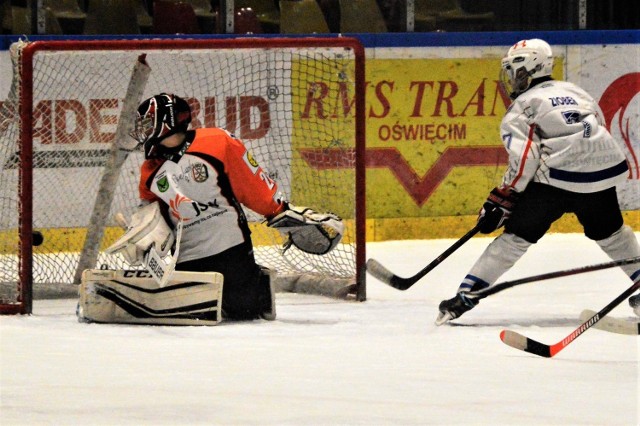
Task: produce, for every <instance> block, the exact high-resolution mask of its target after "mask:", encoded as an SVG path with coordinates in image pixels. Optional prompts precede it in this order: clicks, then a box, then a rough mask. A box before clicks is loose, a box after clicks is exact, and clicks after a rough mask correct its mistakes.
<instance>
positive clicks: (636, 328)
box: [580, 309, 640, 336]
mask: <svg viewBox="0 0 640 426" xmlns="http://www.w3.org/2000/svg"><path fill="white" fill-rule="evenodd" d="M595 313H596V311H592V310H590V309H585V310H584V311H582V313H580V321H586V320H587V319H589V318H591V317H592V316H594V315H595ZM594 327H595V328H597V329H598V330H603V331H608V332H610V333H618V334H628V335H631V336H638V335H640V322H637V321H633V320H625V319H622V318H613V317H606V318H604V319H603V320H601V321H600V322H598V323H597V324H595V325H594Z"/></svg>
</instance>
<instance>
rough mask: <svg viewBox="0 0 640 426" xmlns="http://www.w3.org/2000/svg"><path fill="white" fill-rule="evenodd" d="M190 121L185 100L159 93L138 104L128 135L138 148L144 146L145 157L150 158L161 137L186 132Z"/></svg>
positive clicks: (189, 111)
mask: <svg viewBox="0 0 640 426" xmlns="http://www.w3.org/2000/svg"><path fill="white" fill-rule="evenodd" d="M190 122H191V109H190V108H189V104H188V103H187V101H185V100H184V99H182V98H180V97H178V96H176V95H173V94H167V93H161V94H159V95H156V96H153V97H151V98H149V99H147V100H145V101H144V102H142V103H141V104H140V106H139V107H138V111H137V113H136V118H135V122H134V129H133V130H132V131H131V133H130V135H131V137H133V138H134V139H136V140H137V141H138V148H139V147H140V146H143V147H144V155H145V158H152V157H154V156H155V155H154V154H155V151H156V149H157V145H158V144H159V143H160V142H162V140H163V139H165V138H166V137H168V136H171V135H174V134H176V133H178V132H186V131H187V128H188V126H189V123H190Z"/></svg>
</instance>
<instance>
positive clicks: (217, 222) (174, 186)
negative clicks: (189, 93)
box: [139, 128, 284, 262]
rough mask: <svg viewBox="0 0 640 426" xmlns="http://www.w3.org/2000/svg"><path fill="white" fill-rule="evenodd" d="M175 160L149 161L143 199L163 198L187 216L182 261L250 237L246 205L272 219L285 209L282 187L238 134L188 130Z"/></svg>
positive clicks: (176, 216) (173, 211) (174, 213)
mask: <svg viewBox="0 0 640 426" xmlns="http://www.w3.org/2000/svg"><path fill="white" fill-rule="evenodd" d="M183 150H184V151H183V152H181V153H179V154H177V155H175V156H174V159H173V160H165V159H150V160H146V161H145V162H144V163H143V165H142V168H141V176H140V185H139V190H140V198H141V199H142V200H143V201H148V202H152V201H155V200H161V201H162V202H163V203H164V204H165V205H166V206H167V207H168V212H169V215H170V217H171V221H172V222H173V224H174V225H175V224H177V223H178V221H179V220H180V218H181V219H182V221H183V231H182V242H181V244H180V257H179V259H178V262H184V261H189V260H195V259H200V258H203V257H208V256H213V255H215V254H218V253H221V252H222V251H224V250H227V249H229V248H231V247H234V246H236V245H238V244H241V243H243V242H244V241H246V240H248V239H249V234H250V231H249V227H248V224H247V220H246V217H245V215H244V213H243V210H242V207H241V204H242V205H244V206H246V207H248V208H249V209H251V210H253V211H255V212H256V213H259V214H261V215H263V216H265V217H267V218H271V217H273V216H275V215H276V214H278V213H280V212H281V211H282V210H283V208H284V205H283V203H282V201H281V200H279V199H278V186H277V184H276V182H274V181H273V180H272V179H270V178H269V177H268V176H267V175H266V173H265V172H264V171H263V170H262V168H261V167H260V166H259V165H258V163H257V162H256V160H255V159H254V158H253V157H252V156H251V153H250V152H249V151H248V150H247V148H246V147H245V146H244V144H242V142H240V141H239V140H238V139H236V138H234V137H233V136H232V135H231V134H230V133H228V132H227V131H225V130H223V129H219V128H205V129H197V130H195V131H190V132H187V141H186V142H185V144H184V145H183Z"/></svg>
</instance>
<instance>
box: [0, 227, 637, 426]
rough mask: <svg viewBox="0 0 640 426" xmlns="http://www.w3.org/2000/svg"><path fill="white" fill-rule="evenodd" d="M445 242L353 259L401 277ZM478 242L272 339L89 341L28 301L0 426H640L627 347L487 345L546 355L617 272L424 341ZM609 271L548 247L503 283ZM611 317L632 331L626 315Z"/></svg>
mask: <svg viewBox="0 0 640 426" xmlns="http://www.w3.org/2000/svg"><path fill="white" fill-rule="evenodd" d="M637 235H638V234H637ZM638 236H639V237H640V235H638ZM452 242H453V240H433V241H396V242H385V243H370V244H368V246H367V250H368V256H369V257H374V258H376V259H378V260H379V261H381V262H382V263H383V264H384V265H385V266H387V267H389V268H390V269H391V270H393V271H394V272H396V273H398V274H399V275H404V276H409V275H412V274H414V273H415V272H417V271H418V270H420V269H422V268H423V267H424V266H425V265H426V264H427V263H429V262H430V261H431V260H433V259H434V258H435V257H437V256H438V255H439V254H440V253H441V252H443V251H444V250H445V249H446V248H447V247H449V245H451V244H452ZM489 242H490V239H487V238H477V237H476V238H474V239H472V240H471V241H470V242H468V243H467V244H466V245H464V246H463V247H462V248H461V249H460V250H458V251H457V252H456V253H454V254H453V255H452V256H451V257H450V258H448V259H447V260H446V261H445V262H443V263H442V264H441V265H440V266H438V267H437V268H436V269H435V270H433V271H432V272H431V273H429V274H428V275H427V276H426V277H425V278H424V279H423V280H422V281H420V282H419V283H418V284H416V285H414V286H413V287H412V288H410V289H409V290H407V291H405V292H401V291H398V290H395V289H393V288H390V287H387V286H386V285H384V284H382V283H380V282H378V281H376V280H375V279H373V278H370V279H369V281H368V300H367V301H366V302H364V303H357V302H344V301H336V300H332V299H327V298H322V297H313V296H302V295H294V294H279V295H278V319H277V320H276V321H275V322H267V321H256V322H249V323H223V324H222V325H220V326H217V327H151V326H127V325H97V324H91V325H87V324H80V323H78V322H77V321H76V317H75V313H74V310H75V304H76V301H75V300H49V301H36V303H35V304H34V315H32V316H30V317H2V318H0V345H1V347H0V351H1V352H0V387H1V388H0V397H1V401H0V425H2V426H11V425H82V426H88V425H455V424H462V425H608V426H613V425H637V424H639V423H640V414H639V406H640V387H639V384H640V375H639V370H640V368H639V359H640V350H639V349H640V347H639V345H638V341H639V339H638V337H634V336H625V335H617V334H613V333H607V332H604V331H600V330H597V329H593V328H592V329H589V330H588V331H587V332H585V333H584V334H583V335H581V336H580V337H579V338H578V339H577V340H575V341H574V342H573V343H572V344H571V345H569V346H568V347H566V348H565V349H564V350H563V351H562V352H560V353H559V354H558V355H556V356H555V357H554V358H551V359H545V358H539V357H537V356H535V355H531V354H528V353H525V352H520V351H518V350H515V349H513V348H511V347H508V346H506V345H504V344H503V343H502V342H501V341H500V338H499V333H500V331H501V330H503V329H511V330H514V331H518V332H520V333H522V334H525V335H526V336H528V337H531V338H533V339H536V340H539V341H540V342H543V343H546V344H553V343H556V342H558V341H559V340H561V339H562V338H564V337H566V336H567V335H568V334H569V333H570V332H571V331H573V330H574V329H575V328H576V327H577V326H578V325H579V320H578V316H579V314H580V312H581V311H582V310H583V309H585V308H590V309H594V310H600V309H601V308H603V307H604V306H605V305H607V304H608V303H609V302H610V301H611V300H613V299H614V298H615V297H616V296H617V295H619V294H620V293H622V292H623V291H624V290H625V289H627V288H628V287H629V286H630V285H631V282H630V281H629V280H628V279H627V278H626V276H625V275H624V274H623V273H622V271H620V270H619V269H609V270H605V271H599V272H591V273H588V274H583V275H575V276H571V277H564V278H559V279H554V280H549V281H542V282H536V283H531V284H525V285H522V286H518V287H515V288H512V289H509V290H505V291H504V292H501V293H498V294H496V295H493V296H491V297H488V298H486V299H484V300H482V301H481V303H480V305H479V306H478V307H476V308H475V309H474V310H472V311H470V312H468V313H467V314H465V315H464V316H463V317H462V318H460V319H459V320H457V321H455V323H454V324H451V325H444V326H441V327H436V326H435V325H434V319H435V318H436V314H437V306H438V303H439V302H440V301H441V300H442V299H444V298H449V297H452V296H453V294H454V292H455V291H456V289H457V286H458V283H459V281H460V279H462V278H463V277H464V275H465V274H466V272H467V270H468V268H469V267H470V266H471V265H472V264H473V263H474V261H475V259H476V258H477V257H478V256H479V255H480V253H481V251H482V250H483V248H484V247H485V246H486V245H487V244H488V243H489ZM608 260H609V259H608V258H607V257H606V256H605V255H604V254H603V253H602V252H601V251H600V249H599V248H598V247H597V245H596V244H595V243H593V242H592V241H589V240H587V239H586V237H583V236H581V235H556V234H552V235H547V236H546V237H545V238H543V239H542V240H541V241H540V242H539V243H538V244H537V245H536V246H533V247H532V248H531V249H530V251H529V252H528V253H527V254H526V255H525V257H524V258H522V259H521V261H520V262H519V263H518V264H516V266H515V267H514V269H513V270H512V271H510V272H509V274H508V275H505V276H504V277H502V279H501V281H504V280H507V279H515V278H520V277H524V276H529V275H534V274H540V273H543V272H550V271H557V270H562V269H568V268H576V267H580V266H585V265H590V264H595V263H601V262H607V261H608ZM611 315H613V316H617V317H624V318H629V319H630V320H631V319H633V318H635V317H633V313H632V311H631V309H630V308H629V307H628V305H627V303H626V301H625V302H624V303H623V304H622V305H620V306H619V307H618V308H616V309H615V310H614V311H613V312H612V314H611Z"/></svg>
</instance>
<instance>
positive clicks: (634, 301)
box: [629, 294, 640, 317]
mask: <svg viewBox="0 0 640 426" xmlns="http://www.w3.org/2000/svg"><path fill="white" fill-rule="evenodd" d="M629 306H631V309H633V312H634V313H635V314H636V315H637V316H639V317H640V294H636V295H635V296H631V297H630V298H629Z"/></svg>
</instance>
